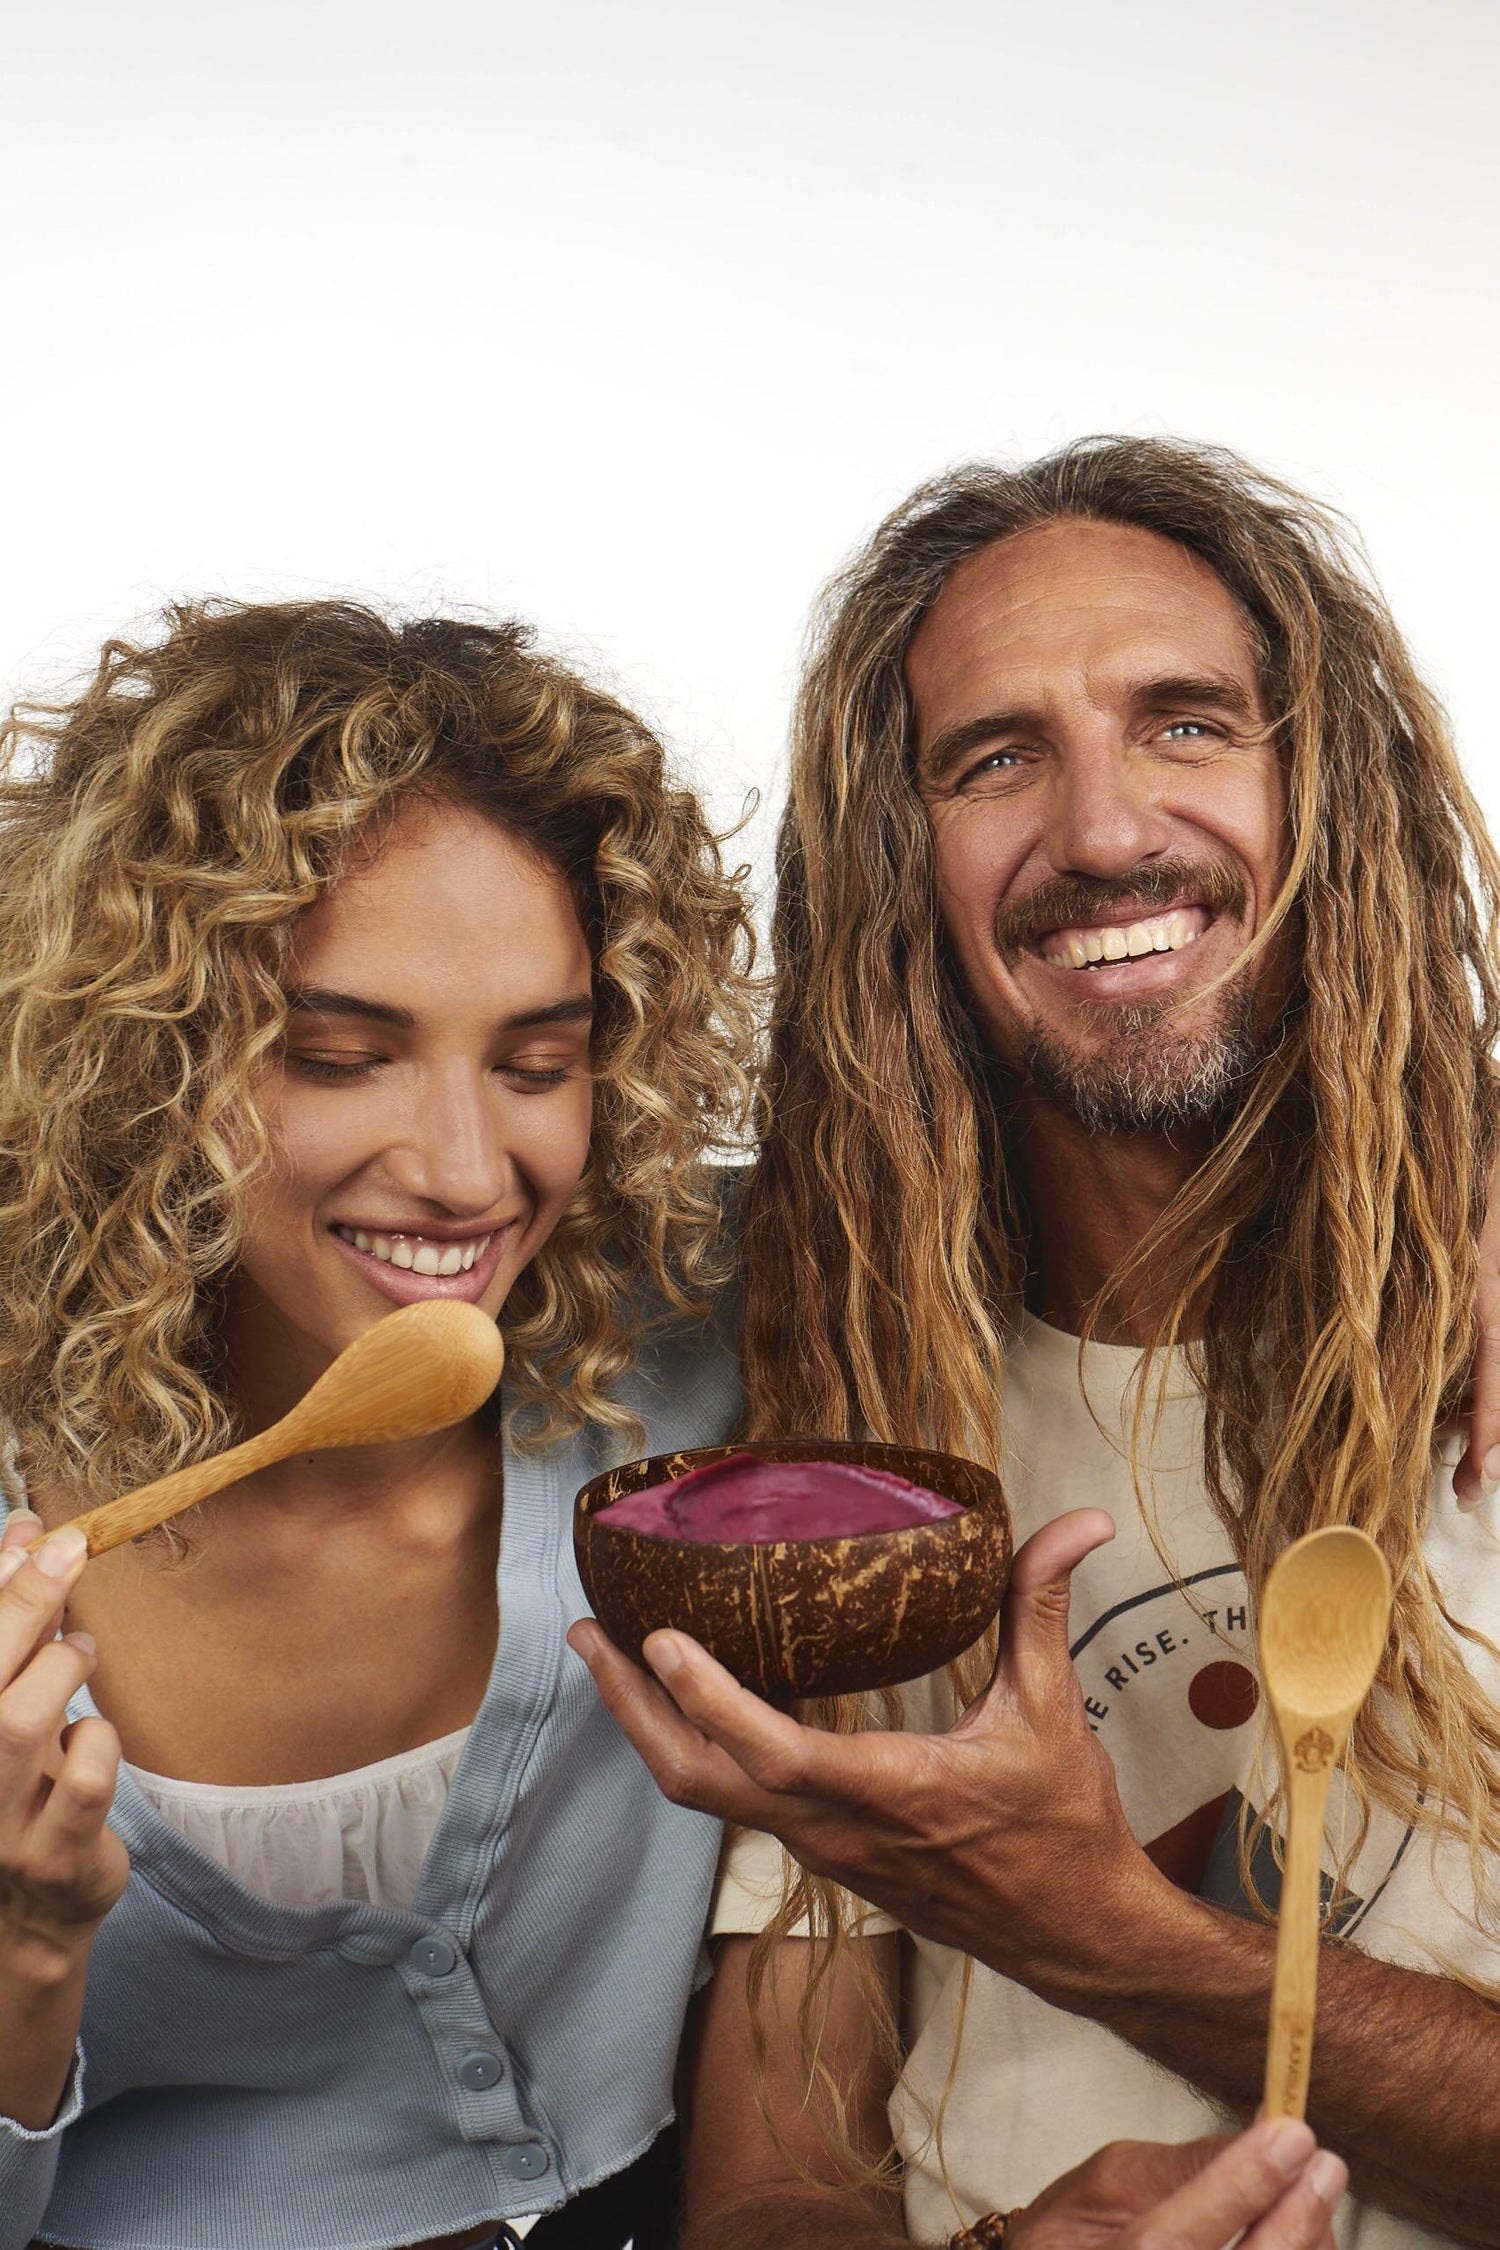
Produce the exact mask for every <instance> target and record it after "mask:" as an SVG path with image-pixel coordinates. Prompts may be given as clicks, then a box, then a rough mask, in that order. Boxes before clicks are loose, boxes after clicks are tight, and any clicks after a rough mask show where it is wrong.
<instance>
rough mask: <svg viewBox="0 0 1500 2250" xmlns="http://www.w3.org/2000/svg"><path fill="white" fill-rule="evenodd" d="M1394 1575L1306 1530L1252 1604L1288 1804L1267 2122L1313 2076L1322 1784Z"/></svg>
mask: <svg viewBox="0 0 1500 2250" xmlns="http://www.w3.org/2000/svg"><path fill="white" fill-rule="evenodd" d="M1390 1619H1391V1574H1390V1570H1389V1568H1388V1567H1387V1564H1386V1559H1385V1557H1384V1555H1383V1554H1382V1553H1381V1552H1380V1549H1379V1548H1378V1547H1377V1546H1376V1544H1375V1542H1374V1540H1373V1539H1370V1538H1368V1537H1367V1536H1366V1535H1365V1533H1364V1532H1362V1531H1355V1530H1354V1529H1353V1528H1352V1527H1351V1526H1349V1525H1347V1524H1337V1525H1331V1526H1330V1527H1329V1528H1328V1529H1327V1530H1325V1531H1312V1532H1309V1533H1308V1535H1307V1537H1306V1538H1305V1539H1299V1540H1297V1541H1296V1542H1295V1544H1294V1545H1292V1546H1290V1547H1288V1548H1287V1550H1286V1552H1285V1554H1283V1555H1280V1556H1278V1557H1277V1560H1276V1562H1275V1563H1274V1564H1273V1565H1272V1568H1271V1572H1270V1575H1269V1577H1268V1578H1267V1580H1266V1585H1265V1592H1264V1593H1263V1594H1262V1596H1261V1603H1260V1662H1261V1676H1262V1678H1263V1680H1264V1681H1265V1688H1266V1695H1267V1698H1268V1699H1269V1701H1270V1705H1271V1713H1272V1716H1273V1718H1274V1719H1275V1721H1276V1733H1277V1737H1278V1740H1279V1744H1280V1749H1281V1771H1282V1776H1283V1781H1284V1794H1285V1798H1286V1867H1285V1870H1284V1872H1283V1875H1282V1883H1281V1912H1280V1916H1279V1926H1278V1928H1277V1932H1276V1977H1275V1982H1274V1984H1273V1986H1272V1990H1271V2037H1270V2044H1269V2048H1268V2051H1267V2055H1266V2088H1265V2113H1266V2115H1267V2116H1268V2117H1301V2116H1303V2115H1304V2113H1305V2112H1306V2109H1307V2082H1308V2077H1309V2075H1310V2072H1311V2069H1312V2042H1313V2016H1314V2013H1315V2010H1316V2006H1317V1994H1318V1922H1319V1909H1320V1906H1321V1903H1322V1899H1321V1891H1322V1885H1321V1880H1320V1863H1321V1850H1320V1847H1321V1844H1322V1838H1323V1819H1324V1814H1325V1811H1326V1809H1327V1804H1328V1784H1329V1782H1330V1781H1331V1780H1332V1778H1333V1769H1334V1767H1335V1766H1336V1765H1337V1764H1338V1762H1339V1760H1340V1758H1341V1757H1342V1756H1343V1754H1344V1750H1345V1748H1346V1746H1347V1744H1348V1741H1349V1729H1350V1728H1351V1727H1352V1726H1353V1724H1354V1720H1355V1715H1356V1714H1357V1712H1358V1710H1359V1707H1360V1705H1361V1704H1362V1703H1363V1702H1364V1699H1365V1697H1366V1696H1367V1695H1368V1694H1369V1692H1370V1684H1371V1682H1372V1681H1373V1679H1374V1677H1375V1672H1376V1668H1377V1666H1378V1665H1379V1663H1380V1657H1381V1652H1382V1650H1383V1649H1384V1647H1385V1642H1386V1635H1387V1633H1388V1632H1389V1630H1390Z"/></svg>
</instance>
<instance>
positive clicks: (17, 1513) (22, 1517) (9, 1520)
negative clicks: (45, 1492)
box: [5, 1508, 42, 1531]
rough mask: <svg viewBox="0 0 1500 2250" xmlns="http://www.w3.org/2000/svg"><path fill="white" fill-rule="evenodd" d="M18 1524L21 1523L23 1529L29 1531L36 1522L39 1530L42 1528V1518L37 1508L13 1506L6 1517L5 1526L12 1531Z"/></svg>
mask: <svg viewBox="0 0 1500 2250" xmlns="http://www.w3.org/2000/svg"><path fill="white" fill-rule="evenodd" d="M16 1524H20V1525H21V1527H22V1529H23V1530H26V1531H29V1530H30V1529H31V1527H32V1525H33V1524H34V1525H35V1526H36V1528H37V1530H38V1531H40V1530H41V1528H42V1519H41V1517H40V1516H39V1515H38V1514H37V1512H36V1510H35V1508H12V1509H11V1511H10V1514H9V1515H8V1516H7V1517H6V1519H5V1528H6V1530H7V1531H10V1530H11V1529H12V1528H13V1527H14V1526H15V1525H16Z"/></svg>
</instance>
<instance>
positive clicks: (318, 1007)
mask: <svg viewBox="0 0 1500 2250" xmlns="http://www.w3.org/2000/svg"><path fill="white" fill-rule="evenodd" d="M286 1004H287V1008H288V1010H289V1011H292V1012H295V1011H297V1010H299V1009H300V1010H303V1011H305V1012H306V1013H307V1014H308V1015H312V1016H358V1017H360V1018H361V1019H362V1020H363V1021H364V1022H366V1023H387V1024H392V1025H394V1027H395V1028H396V1029H397V1030H398V1031H410V1030H412V1029H413V1027H414V1026H415V1024H416V1020H417V1019H416V1017H415V1016H414V1015H413V1014H412V1012H411V1010H410V1009H409V1008H393V1007H391V1006H390V1005H389V1003H388V1002H386V1001H384V1000H365V999H362V998H361V997H360V995H359V994H358V993H357V992H335V991H333V990H332V989H331V987H330V986H328V985H323V984H311V985H305V986H294V987H293V988H292V989H291V990H290V991H289V992H288V993H287V995H286Z"/></svg>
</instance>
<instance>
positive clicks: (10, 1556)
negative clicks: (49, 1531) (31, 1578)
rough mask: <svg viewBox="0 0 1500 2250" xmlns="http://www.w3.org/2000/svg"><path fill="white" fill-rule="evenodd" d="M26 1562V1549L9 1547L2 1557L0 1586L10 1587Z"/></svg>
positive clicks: (0, 1558)
mask: <svg viewBox="0 0 1500 2250" xmlns="http://www.w3.org/2000/svg"><path fill="white" fill-rule="evenodd" d="M25 1560H26V1549H25V1548H24V1547H7V1548H6V1550H5V1552H4V1554H3V1555H0V1586H8V1585H9V1584H10V1582H11V1580H12V1579H13V1578H14V1577H15V1575H16V1572H17V1571H18V1570H19V1569H20V1567H21V1565H22V1563H23V1562H25Z"/></svg>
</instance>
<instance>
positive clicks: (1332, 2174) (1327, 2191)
mask: <svg viewBox="0 0 1500 2250" xmlns="http://www.w3.org/2000/svg"><path fill="white" fill-rule="evenodd" d="M1306 2177H1307V2184H1308V2186H1309V2187H1310V2188H1311V2189H1312V2191H1313V2193H1314V2195H1315V2196H1316V2197H1317V2198H1318V2201H1319V2202H1320V2203H1326V2204H1327V2206H1328V2208H1329V2210H1330V2211H1331V2210H1332V2209H1333V2207H1334V2205H1335V2204H1336V2203H1337V2202H1338V2199H1339V2197H1340V2196H1341V2195H1342V2194H1343V2192H1344V2190H1345V2188H1346V2187H1347V2186H1348V2185H1349V2167H1348V2165H1347V2164H1346V2163H1345V2162H1344V2160H1343V2158H1342V2157H1341V2156H1333V2155H1331V2154H1330V2153H1329V2151H1328V2150H1327V2149H1326V2148H1320V2149H1319V2151H1318V2153H1317V2155H1316V2156H1315V2157H1314V2158H1313V2160H1312V2162H1311V2164H1309V2165H1308V2167H1307V2174H1306Z"/></svg>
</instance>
